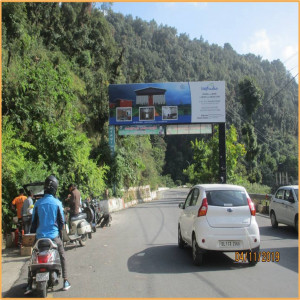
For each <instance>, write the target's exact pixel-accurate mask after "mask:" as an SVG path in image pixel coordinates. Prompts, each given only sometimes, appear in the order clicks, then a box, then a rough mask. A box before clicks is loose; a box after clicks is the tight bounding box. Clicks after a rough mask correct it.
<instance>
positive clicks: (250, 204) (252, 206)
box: [247, 198, 256, 216]
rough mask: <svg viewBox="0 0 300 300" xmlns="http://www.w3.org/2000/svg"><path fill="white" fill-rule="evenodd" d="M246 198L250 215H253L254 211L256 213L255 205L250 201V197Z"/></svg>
mask: <svg viewBox="0 0 300 300" xmlns="http://www.w3.org/2000/svg"><path fill="white" fill-rule="evenodd" d="M247 200H248V205H249V208H250V213H251V216H255V213H256V210H255V205H254V203H253V202H252V200H251V199H250V198H247Z"/></svg>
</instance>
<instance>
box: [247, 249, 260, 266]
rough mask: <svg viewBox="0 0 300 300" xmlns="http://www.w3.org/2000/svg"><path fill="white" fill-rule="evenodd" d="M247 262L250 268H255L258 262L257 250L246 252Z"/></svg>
mask: <svg viewBox="0 0 300 300" xmlns="http://www.w3.org/2000/svg"><path fill="white" fill-rule="evenodd" d="M247 260H248V263H249V265H250V266H255V265H256V264H257V263H258V261H259V250H255V251H248V252H247Z"/></svg>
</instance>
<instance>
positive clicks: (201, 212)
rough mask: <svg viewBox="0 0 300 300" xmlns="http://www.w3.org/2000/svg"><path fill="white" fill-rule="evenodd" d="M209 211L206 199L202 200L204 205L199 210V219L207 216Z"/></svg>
mask: <svg viewBox="0 0 300 300" xmlns="http://www.w3.org/2000/svg"><path fill="white" fill-rule="evenodd" d="M207 209H208V203H207V199H206V198H204V199H203V200H202V204H201V206H200V208H199V210H198V217H202V216H206V213H207Z"/></svg>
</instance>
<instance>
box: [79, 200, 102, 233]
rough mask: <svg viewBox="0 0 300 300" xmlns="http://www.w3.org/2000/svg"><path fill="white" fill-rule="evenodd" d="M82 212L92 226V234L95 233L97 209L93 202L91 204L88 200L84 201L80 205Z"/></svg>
mask: <svg viewBox="0 0 300 300" xmlns="http://www.w3.org/2000/svg"><path fill="white" fill-rule="evenodd" d="M82 210H83V212H84V213H86V214H87V216H88V217H87V218H88V221H89V222H90V224H91V226H92V232H96V225H97V218H98V212H97V208H96V206H95V204H94V202H92V201H90V200H85V201H84V202H83V203H82Z"/></svg>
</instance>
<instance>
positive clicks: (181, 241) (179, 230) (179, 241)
mask: <svg viewBox="0 0 300 300" xmlns="http://www.w3.org/2000/svg"><path fill="white" fill-rule="evenodd" d="M184 246H185V241H184V240H183V238H182V236H181V229H180V226H179V225H178V247H179V248H180V249H183V248H184Z"/></svg>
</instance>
